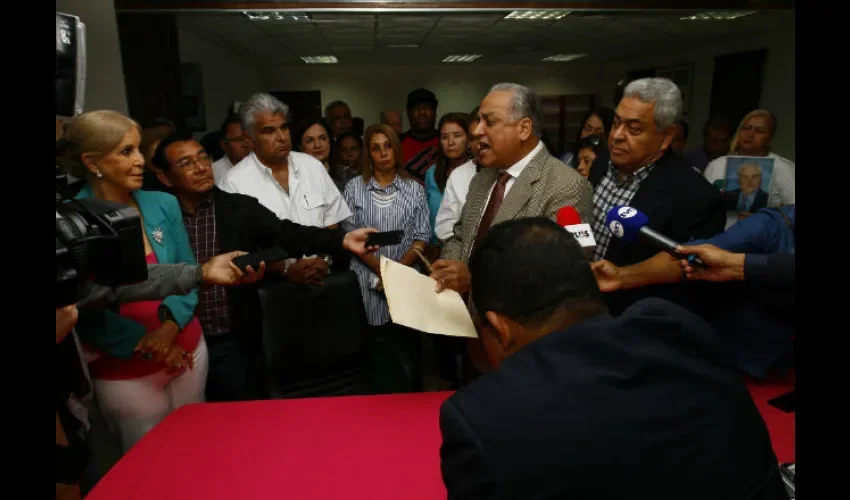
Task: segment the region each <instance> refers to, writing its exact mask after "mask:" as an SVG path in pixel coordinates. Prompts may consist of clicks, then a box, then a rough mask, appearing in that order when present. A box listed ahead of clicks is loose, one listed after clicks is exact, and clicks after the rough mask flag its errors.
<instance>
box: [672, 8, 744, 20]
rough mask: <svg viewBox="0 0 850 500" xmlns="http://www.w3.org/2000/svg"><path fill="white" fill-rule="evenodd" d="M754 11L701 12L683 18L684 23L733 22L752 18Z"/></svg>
mask: <svg viewBox="0 0 850 500" xmlns="http://www.w3.org/2000/svg"><path fill="white" fill-rule="evenodd" d="M755 13H756V11H754V10H747V11H739V12H721V11H715V12H699V13H697V14H694V15H691V16H685V17H682V18H681V20H682V21H731V20H733V19H738V18H740V17H746V16H751V15H753V14H755Z"/></svg>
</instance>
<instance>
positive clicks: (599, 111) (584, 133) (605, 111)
mask: <svg viewBox="0 0 850 500" xmlns="http://www.w3.org/2000/svg"><path fill="white" fill-rule="evenodd" d="M612 123H614V111H613V110H611V108H596V109H592V110H590V111H588V112H587V114H586V115H584V118H582V120H581V127H580V128H579V129H578V135H577V136H576V140H575V143H574V144H573V150H572V151H568V152H566V153H564V154H563V155H561V158H560V160H561V161H562V162H564V163H566V164H567V165H568V166H570V167H573V168H578V150H579V148H580V146H581V140H582V139H585V138H587V137H590V136H593V135H595V136H599V137H602V138H603V139H605V140H606V141H607V140H608V134H609V133H611V124H612Z"/></svg>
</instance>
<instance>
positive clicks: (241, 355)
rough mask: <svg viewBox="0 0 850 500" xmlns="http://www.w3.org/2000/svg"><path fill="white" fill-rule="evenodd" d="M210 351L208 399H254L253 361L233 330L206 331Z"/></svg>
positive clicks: (254, 375) (254, 377) (254, 374)
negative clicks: (218, 333) (223, 332)
mask: <svg viewBox="0 0 850 500" xmlns="http://www.w3.org/2000/svg"><path fill="white" fill-rule="evenodd" d="M204 339H205V340H206V342H207V351H208V352H209V364H210V366H209V373H208V375H207V388H206V397H207V401H211V402H215V401H250V400H253V399H257V394H256V373H255V372H256V370H255V363H254V361H253V360H252V358H251V357H250V356H248V355H247V354H246V352H245V349H244V348H243V346H242V342H241V341H240V339H239V337H238V336H237V335H235V334H232V333H227V334H223V335H205V336H204Z"/></svg>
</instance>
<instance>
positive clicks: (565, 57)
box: [542, 54, 587, 62]
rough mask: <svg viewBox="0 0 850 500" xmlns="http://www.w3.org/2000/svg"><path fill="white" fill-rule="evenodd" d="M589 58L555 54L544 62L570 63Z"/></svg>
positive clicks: (577, 55) (585, 55) (579, 55)
mask: <svg viewBox="0 0 850 500" xmlns="http://www.w3.org/2000/svg"><path fill="white" fill-rule="evenodd" d="M582 57H587V54H555V55H554V56H549V57H544V58H543V59H542V61H543V62H568V61H573V60H575V59H581V58H582Z"/></svg>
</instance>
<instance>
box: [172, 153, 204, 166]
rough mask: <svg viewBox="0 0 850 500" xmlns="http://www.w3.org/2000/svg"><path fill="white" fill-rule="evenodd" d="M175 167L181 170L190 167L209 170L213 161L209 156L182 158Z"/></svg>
mask: <svg viewBox="0 0 850 500" xmlns="http://www.w3.org/2000/svg"><path fill="white" fill-rule="evenodd" d="M174 165H175V166H176V167H177V168H179V169H181V170H184V169H188V168H189V167H194V168H195V169H198V168H201V167H205V168H209V166H210V165H212V160H211V159H210V157H209V155H206V154H201V155H198V156H197V157H196V158H182V159H181V160H180V161H178V162H177V163H175V164H174Z"/></svg>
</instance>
